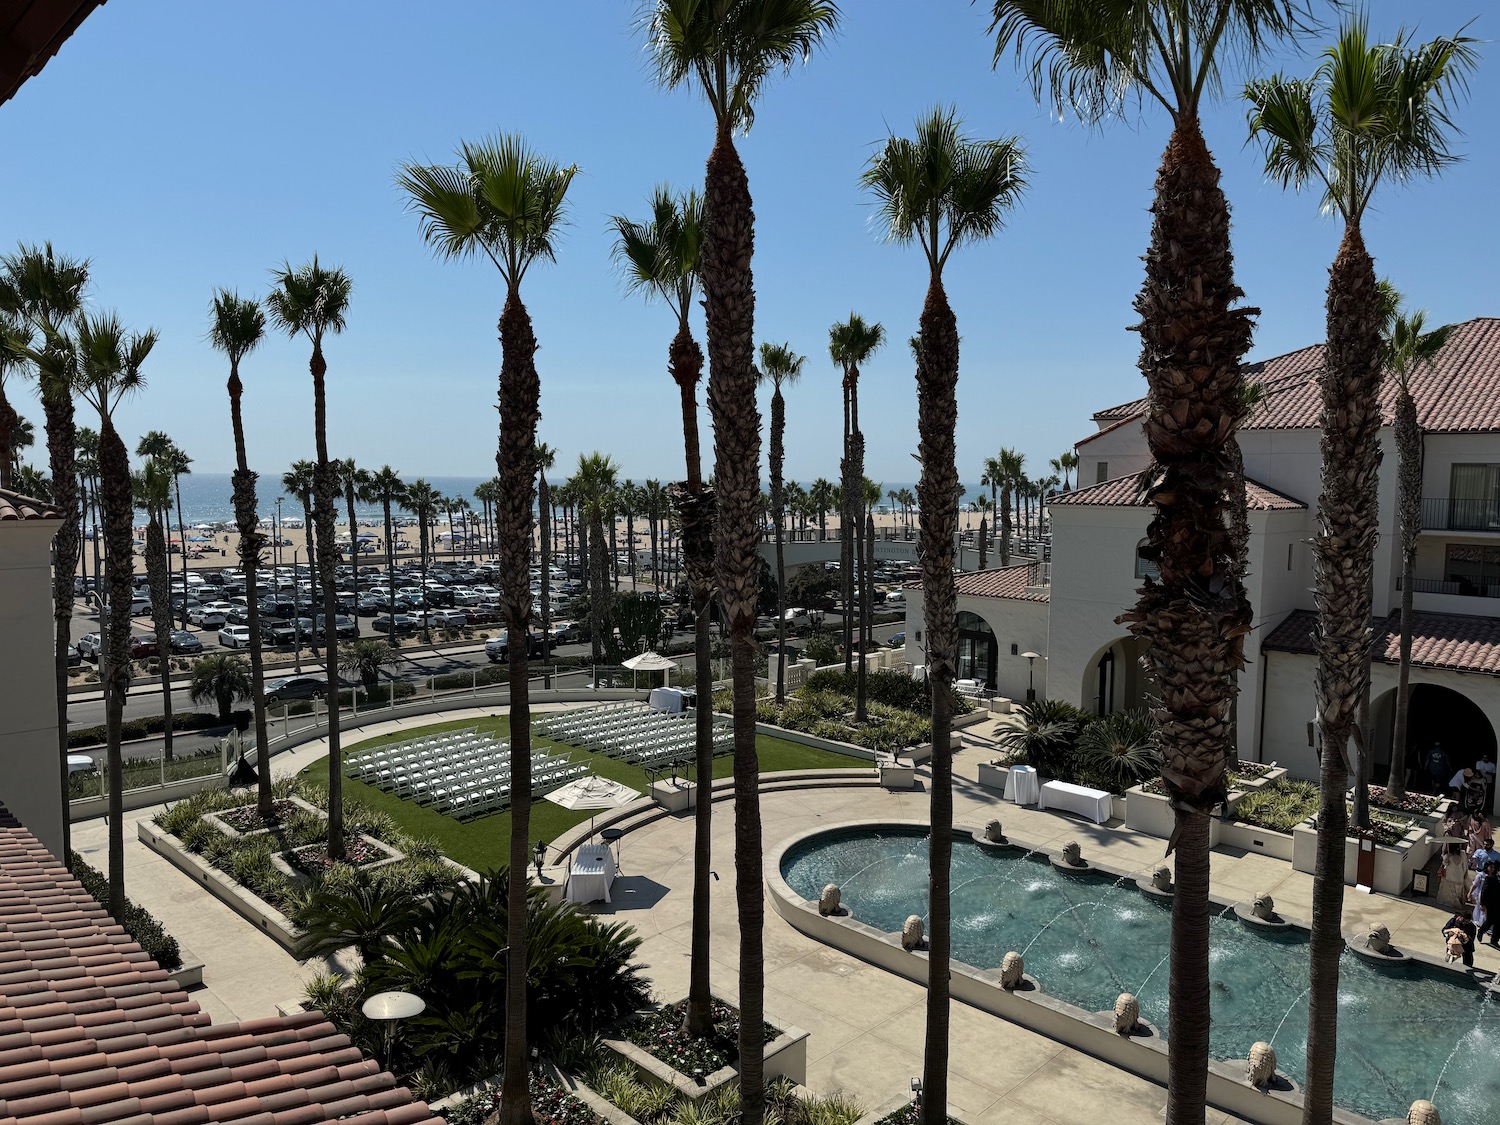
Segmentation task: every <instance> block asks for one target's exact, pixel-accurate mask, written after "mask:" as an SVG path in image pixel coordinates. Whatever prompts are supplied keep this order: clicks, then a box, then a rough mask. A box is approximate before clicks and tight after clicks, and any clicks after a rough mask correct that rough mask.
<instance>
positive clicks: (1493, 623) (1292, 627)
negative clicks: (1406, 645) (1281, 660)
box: [1260, 609, 1500, 676]
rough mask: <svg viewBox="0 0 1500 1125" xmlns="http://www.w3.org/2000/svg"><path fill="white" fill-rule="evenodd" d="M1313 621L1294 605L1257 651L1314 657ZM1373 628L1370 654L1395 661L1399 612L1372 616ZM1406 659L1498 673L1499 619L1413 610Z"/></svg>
mask: <svg viewBox="0 0 1500 1125" xmlns="http://www.w3.org/2000/svg"><path fill="white" fill-rule="evenodd" d="M1317 624H1318V615H1317V613H1316V612H1315V611H1313V610H1310V609H1299V610H1294V611H1293V612H1292V613H1290V614H1288V615H1287V617H1286V619H1285V620H1284V621H1282V623H1281V624H1280V625H1278V626H1276V628H1275V629H1273V630H1272V631H1271V632H1270V634H1269V635H1268V636H1267V637H1266V639H1265V640H1264V641H1262V642H1261V645H1260V647H1261V651H1263V652H1264V651H1271V652H1295V653H1302V654H1304V655H1308V656H1316V655H1317V652H1318V642H1317ZM1374 629H1375V642H1374V654H1373V655H1374V659H1376V660H1379V661H1381V662H1382V663H1385V664H1398V665H1399V664H1400V663H1401V613H1400V611H1399V610H1393V611H1392V612H1391V614H1390V616H1388V617H1386V618H1385V619H1383V620H1381V619H1376V621H1375V622H1374ZM1411 662H1412V666H1413V667H1417V668H1445V669H1449V670H1451V671H1455V672H1474V673H1479V674H1481V675H1487V676H1500V619H1497V618H1494V617H1471V616H1469V615H1467V614H1458V613H1416V614H1413V615H1412V645H1411Z"/></svg>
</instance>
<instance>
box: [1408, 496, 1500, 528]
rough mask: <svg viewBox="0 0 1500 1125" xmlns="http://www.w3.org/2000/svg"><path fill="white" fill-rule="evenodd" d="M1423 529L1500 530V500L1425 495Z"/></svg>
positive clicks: (1423, 501)
mask: <svg viewBox="0 0 1500 1125" xmlns="http://www.w3.org/2000/svg"><path fill="white" fill-rule="evenodd" d="M1422 530H1423V531H1495V532H1500V501H1497V500H1450V499H1448V498H1447V497H1441V498H1438V497H1424V498H1423V500H1422Z"/></svg>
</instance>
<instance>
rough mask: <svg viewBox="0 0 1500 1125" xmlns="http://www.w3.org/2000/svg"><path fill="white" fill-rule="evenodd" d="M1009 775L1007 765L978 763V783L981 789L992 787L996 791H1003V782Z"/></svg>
mask: <svg viewBox="0 0 1500 1125" xmlns="http://www.w3.org/2000/svg"><path fill="white" fill-rule="evenodd" d="M1009 777H1010V767H1009V766H997V765H993V764H991V763H989V762H980V763H979V785H980V788H982V789H993V790H994V791H995V792H996V793H1004V792H1005V782H1006V779H1008V778H1009Z"/></svg>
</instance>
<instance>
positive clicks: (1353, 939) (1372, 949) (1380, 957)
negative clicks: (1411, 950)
mask: <svg viewBox="0 0 1500 1125" xmlns="http://www.w3.org/2000/svg"><path fill="white" fill-rule="evenodd" d="M1344 941H1345V942H1346V943H1347V944H1348V946H1349V948H1350V949H1352V950H1354V952H1355V953H1357V954H1359V955H1360V956H1361V957H1363V958H1365V959H1366V960H1369V961H1374V962H1376V963H1378V964H1383V965H1402V964H1406V963H1407V962H1409V961H1410V960H1411V955H1410V954H1407V953H1403V952H1402V951H1401V950H1399V949H1397V948H1396V947H1395V946H1394V945H1392V944H1391V931H1390V930H1389V929H1387V928H1386V927H1385V926H1383V925H1381V924H1380V923H1379V922H1377V923H1375V924H1374V925H1373V926H1367V927H1365V928H1364V929H1363V930H1361V931H1360V932H1359V933H1357V934H1353V935H1350V934H1345V935H1344Z"/></svg>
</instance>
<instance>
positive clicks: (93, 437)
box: [73, 426, 103, 591]
mask: <svg viewBox="0 0 1500 1125" xmlns="http://www.w3.org/2000/svg"><path fill="white" fill-rule="evenodd" d="M74 448H75V450H76V452H77V456H76V457H75V458H74V460H73V466H74V468H75V470H76V474H75V476H76V480H77V486H78V499H79V505H78V509H79V510H78V526H77V528H76V529H75V530H76V533H77V534H78V535H79V536H80V537H89V538H91V539H92V542H93V547H94V550H93V555H94V587H95V589H97V590H101V591H102V589H103V583H102V582H101V581H100V569H101V566H100V552H101V550H102V546H101V540H100V536H99V503H98V499H99V431H97V430H95V429H93V428H92V427H90V426H83V427H81V428H80V429H79V430H78V434H77V438H76V441H75V446H74ZM90 520H92V521H93V532H94V533H93V535H92V536H89V521H90ZM78 562H79V570H80V571H81V572H82V573H83V574H84V575H85V576H87V575H88V569H89V561H88V554H87V553H86V552H84V551H81V550H80V551H79V553H78Z"/></svg>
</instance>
